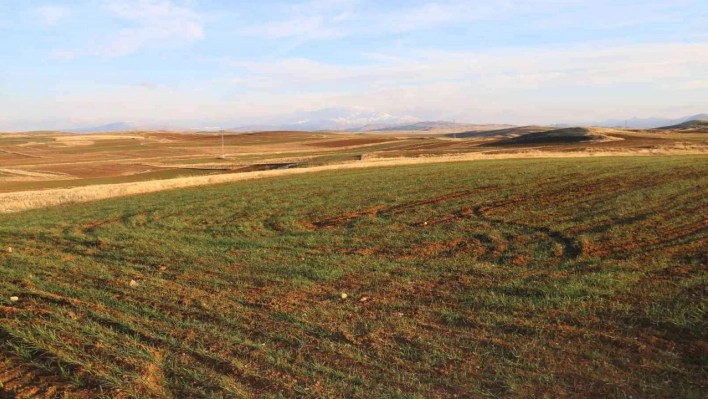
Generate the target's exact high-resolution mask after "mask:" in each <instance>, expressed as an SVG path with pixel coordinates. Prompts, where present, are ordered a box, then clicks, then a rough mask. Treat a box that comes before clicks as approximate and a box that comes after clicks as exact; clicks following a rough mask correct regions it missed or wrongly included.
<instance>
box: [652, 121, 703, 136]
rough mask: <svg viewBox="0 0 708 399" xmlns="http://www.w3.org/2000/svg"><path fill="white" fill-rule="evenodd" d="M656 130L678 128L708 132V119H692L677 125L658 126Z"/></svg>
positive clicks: (684, 130)
mask: <svg viewBox="0 0 708 399" xmlns="http://www.w3.org/2000/svg"><path fill="white" fill-rule="evenodd" d="M658 130H678V131H683V132H687V131H689V132H694V131H697V132H701V133H702V132H706V133H708V119H694V120H690V121H687V122H683V123H679V124H678V125H671V126H664V127H660V128H659V129H658Z"/></svg>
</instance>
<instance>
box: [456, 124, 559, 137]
mask: <svg viewBox="0 0 708 399" xmlns="http://www.w3.org/2000/svg"><path fill="white" fill-rule="evenodd" d="M553 129H554V128H551V127H547V126H515V127H510V128H506V129H495V130H482V131H474V130H473V131H468V132H462V133H455V134H448V135H446V137H456V138H458V139H461V138H473V137H494V136H503V137H509V136H520V135H523V134H529V133H537V132H547V131H549V130H553Z"/></svg>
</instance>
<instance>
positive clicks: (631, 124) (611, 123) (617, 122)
mask: <svg viewBox="0 0 708 399" xmlns="http://www.w3.org/2000/svg"><path fill="white" fill-rule="evenodd" d="M696 119H708V114H697V115H691V116H685V117H683V118H677V119H671V118H643V119H642V118H631V119H610V120H606V121H602V122H591V123H582V124H580V125H587V126H598V127H625V126H626V127H628V128H634V129H655V128H659V127H664V126H670V125H678V124H681V123H684V122H688V121H691V120H696Z"/></svg>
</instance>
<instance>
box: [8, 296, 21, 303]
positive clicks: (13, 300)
mask: <svg viewBox="0 0 708 399" xmlns="http://www.w3.org/2000/svg"><path fill="white" fill-rule="evenodd" d="M19 300H20V298H18V297H16V296H11V297H10V302H17V301H19Z"/></svg>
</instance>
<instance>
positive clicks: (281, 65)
mask: <svg viewBox="0 0 708 399" xmlns="http://www.w3.org/2000/svg"><path fill="white" fill-rule="evenodd" d="M707 20H708V2H706V1H705V0H672V1H667V0H651V1H639V0H626V1H621V0H620V1H609V0H595V1H575V0H525V1H520V0H487V1H477V0H467V1H458V0H449V1H448V0H438V1H416V0H413V1H372V0H313V1H305V2H287V1H283V2H278V1H267V0H261V1H252V0H244V1H226V0H90V1H80V0H54V1H52V0H49V1H47V2H42V1H35V0H32V1H21V0H18V1H10V0H0V130H21V129H42V128H64V127H76V126H86V125H95V124H101V123H109V122H114V121H130V122H142V123H162V124H170V125H181V126H193V127H199V126H203V125H210V126H214V125H220V126H232V125H233V124H235V125H236V126H237V125H239V124H248V123H255V122H264V121H274V122H277V120H279V118H282V117H283V115H289V114H292V113H295V112H303V111H314V110H319V109H325V108H331V107H342V108H351V109H355V110H366V111H367V112H368V111H372V112H373V111H375V112H382V113H389V114H392V115H398V116H405V115H409V116H413V117H417V118H421V119H456V120H458V121H466V122H473V123H489V122H497V123H517V124H524V123H554V122H574V121H592V120H600V119H606V118H626V117H631V116H638V117H648V116H667V117H679V116H684V115H688V114H692V113H701V112H708V24H706V22H705V21H707Z"/></svg>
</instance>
